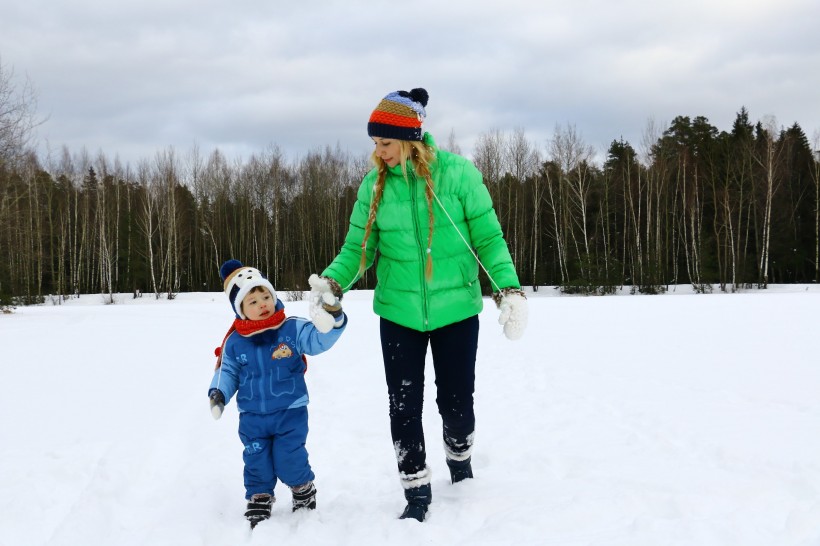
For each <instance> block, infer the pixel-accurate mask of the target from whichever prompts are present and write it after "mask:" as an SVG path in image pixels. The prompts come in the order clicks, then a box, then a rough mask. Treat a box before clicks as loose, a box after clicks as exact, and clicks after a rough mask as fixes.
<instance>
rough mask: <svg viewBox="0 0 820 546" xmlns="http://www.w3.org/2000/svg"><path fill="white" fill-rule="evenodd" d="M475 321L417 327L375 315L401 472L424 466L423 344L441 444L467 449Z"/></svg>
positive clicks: (408, 473) (475, 347)
mask: <svg viewBox="0 0 820 546" xmlns="http://www.w3.org/2000/svg"><path fill="white" fill-rule="evenodd" d="M478 324H479V323H478V316H477V315H476V316H473V317H470V318H468V319H466V320H463V321H461V322H457V323H455V324H450V325H448V326H444V327H442V328H438V329H436V330H433V331H430V332H419V331H418V330H413V329H411V328H406V327H404V326H399V325H398V324H396V323H394V322H390V321H389V320H386V319H384V318H382V319H381V324H380V333H381V343H382V355H383V358H384V372H385V377H386V379H387V393H388V396H389V400H390V432H391V434H392V436H393V446H394V448H395V450H396V459H397V461H398V467H399V472H400V474H401V475H402V477H405V476H407V477H409V476H412V475H414V474H417V473H419V472H421V471H422V470H424V469H425V468H426V459H427V456H426V450H425V444H424V431H423V429H422V420H421V417H422V406H423V404H424V364H425V357H426V355H427V346H428V344H429V345H430V348H431V349H432V353H433V368H434V371H435V376H436V380H435V383H436V404H437V405H438V412H439V414H440V415H441V419H442V424H443V436H444V443H445V448H446V450H448V451H450V452H452V453H456V454H461V453H465V452H467V451H468V450H470V449H471V448H472V442H473V432H474V430H475V413H474V411H473V392H474V391H475V361H476V351H477V350H478Z"/></svg>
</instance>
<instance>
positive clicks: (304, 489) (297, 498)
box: [291, 482, 316, 512]
mask: <svg viewBox="0 0 820 546" xmlns="http://www.w3.org/2000/svg"><path fill="white" fill-rule="evenodd" d="M291 490H292V491H293V511H294V512H295V511H297V510H299V509H301V508H307V509H308V510H315V509H316V486H315V485H313V482H307V483H303V484H302V485H297V486H296V487H293V488H291Z"/></svg>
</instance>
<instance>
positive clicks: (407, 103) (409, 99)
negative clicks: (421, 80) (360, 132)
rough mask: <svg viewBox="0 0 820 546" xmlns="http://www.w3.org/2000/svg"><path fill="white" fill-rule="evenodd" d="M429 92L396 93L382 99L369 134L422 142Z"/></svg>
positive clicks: (373, 117)
mask: <svg viewBox="0 0 820 546" xmlns="http://www.w3.org/2000/svg"><path fill="white" fill-rule="evenodd" d="M427 99H428V95H427V91H425V90H424V89H421V88H417V89H413V90H411V91H410V92H409V93H408V92H407V91H394V92H392V93H390V94H388V95H387V96H386V97H384V98H383V99H382V101H381V102H380V103H379V105H378V106H377V107H376V109H375V110H373V113H372V114H371V115H370V121H369V122H368V123H367V134H368V135H369V136H371V137H381V138H395V139H398V140H421V137H422V134H423V133H422V130H421V123H422V122H423V121H424V118H425V117H426V116H427V114H426V113H425V111H424V107H425V106H427Z"/></svg>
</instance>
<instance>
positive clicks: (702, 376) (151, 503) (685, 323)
mask: <svg viewBox="0 0 820 546" xmlns="http://www.w3.org/2000/svg"><path fill="white" fill-rule="evenodd" d="M529 295H530V299H529V305H530V313H529V325H528V327H527V331H526V333H525V335H524V338H523V339H521V340H520V341H516V342H510V341H508V340H506V339H505V338H504V337H503V335H502V334H501V328H500V326H498V324H497V321H496V320H497V311H496V310H495V308H494V305H493V304H492V302H491V301H490V300H485V309H484V311H483V312H482V315H481V334H480V338H479V353H478V355H479V358H478V360H479V361H478V365H477V391H476V415H477V423H478V424H477V430H476V437H475V454H474V458H473V466H474V470H475V475H476V479H475V480H470V481H467V482H464V483H461V484H458V485H456V486H453V485H451V484H450V483H449V475H448V472H447V467H446V465H445V464H444V450H443V445H442V440H441V423H440V419H439V417H438V414H437V411H436V407H435V387H434V384H433V371H432V364H431V362H430V356H429V355H428V368H427V379H426V385H425V401H426V404H425V414H424V425H425V433H426V442H427V451H428V464H429V465H430V467H431V469H432V471H433V479H432V485H433V504H432V506H431V509H430V513H429V516H428V520H427V521H426V522H425V523H424V524H418V523H417V522H410V521H400V520H397V519H396V518H397V516H398V514H399V513H400V512H401V510H402V508H403V506H404V502H403V501H404V499H403V495H402V489H401V486H400V484H399V480H398V474H397V471H396V463H395V454H394V451H393V445H392V441H391V439H390V433H389V423H388V416H387V408H388V403H387V389H386V386H385V383H384V374H383V369H382V366H383V365H382V361H381V349H380V346H379V340H378V318H377V317H376V316H375V315H374V314H373V312H372V309H371V304H372V302H371V299H372V292H370V291H357V292H351V293H349V294H347V295H346V296H345V299H344V302H343V303H344V305H345V311H346V312H347V313H348V315H349V317H350V323H349V326H348V329H347V331H346V332H345V334H344V335H343V336H342V338H341V339H340V341H339V342H338V343H337V345H336V346H335V347H334V348H333V349H331V351H329V352H327V353H325V354H322V355H318V356H314V357H311V358H309V370H308V388H309V390H310V397H311V403H310V406H309V411H310V434H309V436H308V450H309V452H310V460H311V464H312V466H313V469H314V471H315V472H316V475H317V478H316V485H317V488H318V491H319V493H318V509H317V510H316V511H314V512H309V513H291V508H290V493H289V491H288V490H287V489H286V488H285V487H283V486H282V485H279V486H278V487H277V489H276V494H277V497H278V501H277V502H276V503H275V504H274V507H273V516H272V518H271V519H270V520H269V521H267V522H264V523H262V524H260V525H259V526H258V527H257V528H256V530H255V531H254V532H253V533H252V534H251V533H250V532H249V531H248V526H247V523H246V522H245V521H244V519H243V517H242V514H243V512H244V503H245V501H244V498H243V497H244V490H243V487H242V457H241V452H242V448H241V443H240V441H239V439H238V435H237V422H238V416H237V413H236V408H235V405H234V404H233V402H231V403H230V404H229V405H228V406H227V407H226V411H225V414H224V416H223V418H222V419H221V420H219V421H214V420H213V419H212V417H211V415H210V412H209V408H208V400H207V396H206V391H207V387H208V383H209V381H210V377H211V373H212V370H213V364H214V357H213V349H214V347H216V346H217V345H218V344H219V343H220V342H221V340H222V337H223V336H224V333H225V331H226V329H227V327H228V326H229V324H230V321H231V318H232V316H231V313H230V309H229V306H228V303H227V299H226V298H225V296H224V295H223V294H221V293H214V294H211V293H198V294H180V295H179V296H178V297H177V298H176V299H175V300H174V301H165V300H154V299H153V298H152V297H151V296H150V295H146V296H144V297H143V298H141V299H139V300H133V299H131V298H130V296H129V295H121V296H119V298H118V303H117V304H116V305H104V304H103V301H102V298H101V297H100V296H94V295H86V296H82V297H81V298H80V299H75V300H70V301H68V302H66V303H65V304H63V305H59V306H55V305H50V304H46V305H42V306H37V307H25V308H18V309H16V310H15V312H14V313H13V314H11V315H0V345H2V347H3V348H4V357H3V359H2V362H0V367H1V368H0V369H2V377H3V379H4V382H3V386H4V389H3V392H4V400H3V401H4V404H3V411H2V412H0V460H1V461H2V465H0V530H2V531H0V546H19V545H49V546H58V545H79V544H116V545H118V546H128V545H137V544H140V545H142V544H146V545H147V544H150V545H152V546H156V545H175V546H179V545H212V544H213V545H223V544H290V543H299V544H328V545H330V544H333V545H338V544H350V545H354V544H356V545H361V544H396V545H404V544H407V545H411V544H447V545H457V544H465V545H467V544H469V545H475V544H512V543H518V544H545V545H562V546H566V545H607V546H613V545H615V546H617V545H624V546H626V545H629V546H635V545H647V546H650V545H651V546H657V545H661V544H662V545H697V546H709V545H727V546H729V545H731V546H735V545H743V546H756V545H760V546H772V545H787V546H791V545H793V546H818V545H820V432H819V431H820V361H818V360H820V359H819V358H818V357H819V356H820V350H819V349H820V340H819V339H818V338H820V336H818V334H817V331H818V330H817V324H818V317H820V287H815V286H808V287H807V286H783V287H771V289H770V290H768V291H765V292H764V291H749V292H746V293H739V294H717V293H715V294H708V295H695V294H691V293H688V292H687V290H686V289H685V288H681V287H678V288H677V289H676V291H675V292H674V293H669V294H667V295H662V296H628V295H624V296H605V297H586V298H585V297H571V296H559V295H557V294H556V292H555V290H553V289H551V288H542V289H541V290H539V292H538V293H536V294H532V293H531V292H530V293H529ZM283 296H284V294H280V297H283ZM286 305H287V311H288V313H289V314H291V315H301V316H307V303H306V302H304V301H297V302H290V303H287V304H286Z"/></svg>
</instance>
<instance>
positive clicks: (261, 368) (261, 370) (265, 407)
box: [256, 346, 268, 413]
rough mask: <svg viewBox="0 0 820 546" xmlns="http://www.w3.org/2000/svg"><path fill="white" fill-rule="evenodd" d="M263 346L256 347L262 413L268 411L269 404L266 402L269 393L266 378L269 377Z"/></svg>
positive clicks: (260, 409)
mask: <svg viewBox="0 0 820 546" xmlns="http://www.w3.org/2000/svg"><path fill="white" fill-rule="evenodd" d="M263 356H264V355H263V353H262V347H261V346H257V347H256V361H257V362H258V363H259V405H260V407H259V411H260V412H261V413H266V412H267V411H268V405H267V404H266V403H265V401H266V400H267V394H266V393H265V380H266V379H267V377H266V374H265V360H263V359H262V357H263Z"/></svg>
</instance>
